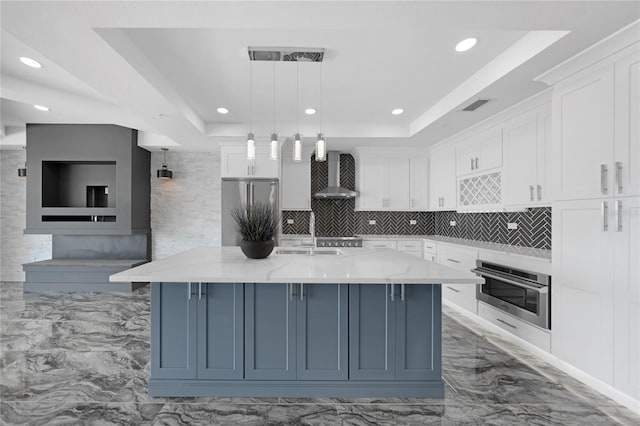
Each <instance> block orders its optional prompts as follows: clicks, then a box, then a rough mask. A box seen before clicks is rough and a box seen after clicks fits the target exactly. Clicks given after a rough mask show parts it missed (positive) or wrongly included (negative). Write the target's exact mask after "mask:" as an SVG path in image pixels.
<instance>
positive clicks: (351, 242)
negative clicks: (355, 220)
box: [316, 237, 362, 247]
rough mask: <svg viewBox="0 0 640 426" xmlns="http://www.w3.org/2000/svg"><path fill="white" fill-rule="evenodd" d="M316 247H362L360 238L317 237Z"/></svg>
mask: <svg viewBox="0 0 640 426" xmlns="http://www.w3.org/2000/svg"><path fill="white" fill-rule="evenodd" d="M316 245H317V246H318V247H362V238H360V237H317V238H316Z"/></svg>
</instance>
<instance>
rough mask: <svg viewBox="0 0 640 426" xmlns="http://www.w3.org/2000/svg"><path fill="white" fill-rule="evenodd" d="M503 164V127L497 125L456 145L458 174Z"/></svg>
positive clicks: (480, 170) (488, 168) (479, 170)
mask: <svg viewBox="0 0 640 426" xmlns="http://www.w3.org/2000/svg"><path fill="white" fill-rule="evenodd" d="M500 166H502V129H501V128H500V127H495V128H492V129H489V130H486V131H483V132H480V133H478V134H476V135H474V136H472V137H471V138H470V139H469V140H467V141H464V142H461V143H460V144H458V146H457V147H456V170H457V173H458V176H463V175H467V174H470V173H478V172H482V171H485V170H490V169H494V168H496V167H500Z"/></svg>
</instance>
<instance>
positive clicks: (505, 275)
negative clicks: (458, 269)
mask: <svg viewBox="0 0 640 426" xmlns="http://www.w3.org/2000/svg"><path fill="white" fill-rule="evenodd" d="M476 266H477V268H476V269H473V270H472V272H475V273H476V275H479V276H481V277H482V278H484V279H485V283H484V284H481V285H478V286H477V287H476V298H477V299H478V300H481V301H483V302H485V303H488V304H489V305H491V306H494V307H496V308H498V309H500V310H502V311H505V312H508V313H510V314H512V315H514V316H516V317H518V318H520V319H522V320H524V321H527V322H529V323H532V324H535V325H537V326H539V327H542V328H545V329H548V330H549V329H551V277H550V276H549V275H545V274H541V273H537V272H531V271H524V270H521V269H516V268H512V267H509V266H504V265H497V264H495V263H490V262H486V261H483V260H478V261H477V262H476Z"/></svg>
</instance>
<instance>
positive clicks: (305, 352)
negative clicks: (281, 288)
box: [294, 284, 349, 380]
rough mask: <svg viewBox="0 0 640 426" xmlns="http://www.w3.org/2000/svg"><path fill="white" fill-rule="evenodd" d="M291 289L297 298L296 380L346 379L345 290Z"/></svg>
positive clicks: (335, 286) (318, 286) (322, 287)
mask: <svg viewBox="0 0 640 426" xmlns="http://www.w3.org/2000/svg"><path fill="white" fill-rule="evenodd" d="M294 286H295V287H296V288H297V289H298V291H300V292H301V294H302V295H303V296H302V297H300V298H297V301H296V304H297V315H296V319H297V324H296V327H297V360H298V365H297V373H298V374H297V378H298V379H299V380H305V379H306V380H346V379H347V378H348V342H349V340H348V331H349V329H348V314H347V313H348V303H347V302H348V297H349V294H348V288H347V287H348V286H347V285H340V284H306V285H303V286H300V285H299V284H294Z"/></svg>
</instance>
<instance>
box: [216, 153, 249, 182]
mask: <svg viewBox="0 0 640 426" xmlns="http://www.w3.org/2000/svg"><path fill="white" fill-rule="evenodd" d="M220 161H221V163H222V164H221V165H222V170H221V177H247V176H249V175H250V174H249V163H248V162H247V153H246V151H244V150H242V149H230V148H223V149H222V150H221V159H220Z"/></svg>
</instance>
